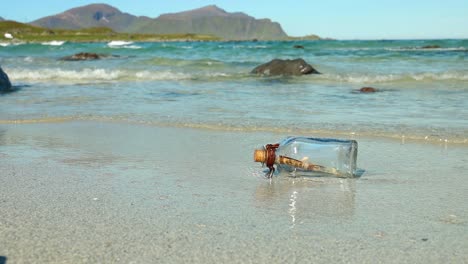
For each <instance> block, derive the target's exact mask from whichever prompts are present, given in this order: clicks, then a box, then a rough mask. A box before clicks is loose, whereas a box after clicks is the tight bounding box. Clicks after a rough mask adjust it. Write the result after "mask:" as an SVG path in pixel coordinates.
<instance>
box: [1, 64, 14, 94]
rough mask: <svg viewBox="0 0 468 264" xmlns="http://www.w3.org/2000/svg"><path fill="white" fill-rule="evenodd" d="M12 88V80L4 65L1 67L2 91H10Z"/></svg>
mask: <svg viewBox="0 0 468 264" xmlns="http://www.w3.org/2000/svg"><path fill="white" fill-rule="evenodd" d="M11 90H12V89H11V82H10V79H9V78H8V75H7V74H6V73H5V72H4V71H3V69H2V67H0V93H6V92H10V91H11Z"/></svg>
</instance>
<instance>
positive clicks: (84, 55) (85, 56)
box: [61, 52, 103, 61]
mask: <svg viewBox="0 0 468 264" xmlns="http://www.w3.org/2000/svg"><path fill="white" fill-rule="evenodd" d="M102 57H103V56H102V55H99V54H96V53H89V52H80V53H77V54H74V55H71V56H66V57H63V58H61V60H65V61H81V60H99V59H101V58H102Z"/></svg>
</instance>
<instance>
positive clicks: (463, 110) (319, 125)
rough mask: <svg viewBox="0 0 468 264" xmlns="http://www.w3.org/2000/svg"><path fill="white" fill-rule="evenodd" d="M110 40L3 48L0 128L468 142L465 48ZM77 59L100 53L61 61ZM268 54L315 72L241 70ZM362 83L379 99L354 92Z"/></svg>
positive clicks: (442, 43) (447, 43) (463, 43)
mask: <svg viewBox="0 0 468 264" xmlns="http://www.w3.org/2000/svg"><path fill="white" fill-rule="evenodd" d="M111 44H112V45H109V43H67V42H65V43H64V42H60V41H54V42H47V43H37V44H26V43H24V44H14V45H13V44H7V43H2V45H0V65H1V66H2V68H3V69H4V71H5V72H6V73H7V74H8V75H9V76H10V79H11V81H12V83H13V84H14V86H16V88H17V91H16V92H14V93H8V94H3V95H0V124H2V123H3V124H10V123H38V122H61V121H69V120H92V121H104V122H122V123H128V124H141V123H143V124H154V125H168V126H176V127H195V128H209V129H221V130H228V131H271V132H284V133H285V134H297V133H301V134H312V135H313V134H316V133H321V134H328V135H331V136H336V137H350V136H355V135H364V136H377V137H386V138H396V139H400V140H406V139H416V140H422V141H429V142H444V143H450V144H468V121H467V119H468V40H382V41H335V40H330V41H300V42H161V43H137V42H135V43H125V42H122V43H117V44H118V45H116V44H115V43H111ZM294 45H302V46H303V47H304V48H303V49H296V48H294V47H293V46H294ZM427 45H438V46H439V47H438V48H431V49H427V48H423V47H424V46H427ZM79 52H95V53H99V54H104V55H108V56H107V57H106V58H104V59H102V60H96V61H63V60H60V58H62V57H64V56H70V55H72V54H75V53H79ZM274 58H281V59H294V58H303V59H305V60H306V61H307V62H308V63H310V64H311V65H313V66H314V67H315V68H316V69H317V70H318V71H319V72H321V73H322V74H320V75H308V76H300V77H261V76H255V75H252V74H250V71H251V70H252V69H253V68H254V67H256V66H258V65H260V64H262V63H265V62H268V61H269V60H271V59H274ZM364 86H372V87H375V88H377V89H378V92H376V93H372V94H363V93H359V92H357V90H358V89H359V88H361V87H364Z"/></svg>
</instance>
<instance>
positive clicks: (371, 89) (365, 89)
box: [359, 87, 377, 93]
mask: <svg viewBox="0 0 468 264" xmlns="http://www.w3.org/2000/svg"><path fill="white" fill-rule="evenodd" d="M359 92H360V93H375V92H377V89H376V88H374V87H362V88H361V89H359Z"/></svg>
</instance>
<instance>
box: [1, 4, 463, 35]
mask: <svg viewBox="0 0 468 264" xmlns="http://www.w3.org/2000/svg"><path fill="white" fill-rule="evenodd" d="M3 2H4V3H2V8H1V9H0V16H2V17H4V18H6V19H13V20H17V21H20V22H29V21H32V20H35V19H38V18H41V17H43V16H47V15H52V14H57V13H60V12H63V11H65V10H67V9H70V8H73V7H77V6H81V5H86V4H91V3H96V2H101V3H106V4H110V5H113V6H115V7H117V8H119V9H120V10H121V11H123V12H127V13H131V14H133V15H144V16H149V17H157V16H158V15H160V14H163V13H173V12H180V11H185V10H189V9H194V8H198V7H202V6H206V5H212V4H215V5H217V6H219V7H221V8H223V9H225V10H226V11H228V12H237V11H241V12H244V13H247V14H249V15H251V16H254V17H256V18H270V19H272V20H273V21H276V22H279V23H280V24H281V25H282V27H283V29H284V30H285V31H286V33H288V34H289V35H292V36H301V35H308V34H317V35H319V36H321V37H331V38H337V39H401V38H404V39H408V38H468V1H467V0H444V1H442V0H424V1H423V0H421V1H419V0H413V1H411V0H406V1H402V0H295V1H292V0H289V1H288V0H281V1H279V0H278V1H275V0H269V1H266V0H170V1H167V0H164V1H163V0H160V1H155V0H133V1H129V0H100V1H99V0H98V1H89V0H68V1H64V0H41V1H32V0H12V1H3Z"/></svg>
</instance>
